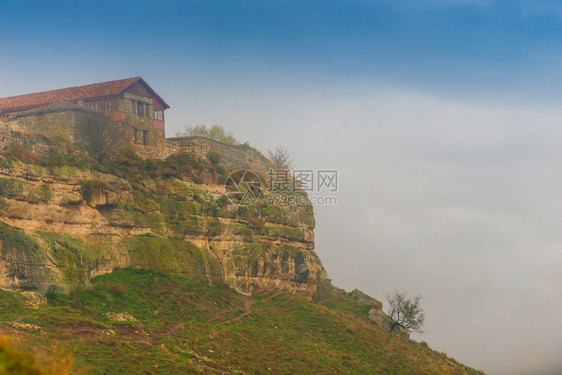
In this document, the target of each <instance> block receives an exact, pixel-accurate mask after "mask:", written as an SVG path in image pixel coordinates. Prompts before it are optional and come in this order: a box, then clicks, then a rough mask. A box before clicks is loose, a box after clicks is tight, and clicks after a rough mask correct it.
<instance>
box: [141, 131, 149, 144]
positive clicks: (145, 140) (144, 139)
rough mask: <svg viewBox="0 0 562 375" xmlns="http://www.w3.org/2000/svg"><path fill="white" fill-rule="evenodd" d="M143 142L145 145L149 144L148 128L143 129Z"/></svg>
mask: <svg viewBox="0 0 562 375" xmlns="http://www.w3.org/2000/svg"><path fill="white" fill-rule="evenodd" d="M142 144H143V145H147V144H148V130H143V131H142Z"/></svg>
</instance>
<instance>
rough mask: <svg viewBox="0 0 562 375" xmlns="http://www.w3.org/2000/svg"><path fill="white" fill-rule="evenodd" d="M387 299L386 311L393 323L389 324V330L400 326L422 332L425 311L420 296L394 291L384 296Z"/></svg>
mask: <svg viewBox="0 0 562 375" xmlns="http://www.w3.org/2000/svg"><path fill="white" fill-rule="evenodd" d="M386 300H387V301H388V305H389V306H388V312H387V314H388V315H389V316H390V318H391V319H392V320H394V323H393V324H392V325H391V326H390V332H392V330H393V329H394V328H396V327H402V328H404V329H406V330H408V331H414V332H420V333H421V332H423V331H422V330H421V328H422V326H423V322H424V319H425V313H424V311H423V309H422V307H421V305H420V302H421V296H419V295H417V296H415V297H414V298H411V297H408V295H407V294H406V292H400V291H397V290H396V291H395V292H394V294H392V295H388V296H386Z"/></svg>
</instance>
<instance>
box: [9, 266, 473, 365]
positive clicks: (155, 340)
mask: <svg viewBox="0 0 562 375" xmlns="http://www.w3.org/2000/svg"><path fill="white" fill-rule="evenodd" d="M324 283H325V285H324V287H323V288H322V290H323V293H324V294H323V295H320V296H319V298H320V300H321V301H322V302H321V304H315V303H313V302H311V301H309V300H307V299H305V298H303V297H301V296H298V295H294V294H291V293H288V292H267V293H264V294H262V295H257V296H253V297H247V296H244V295H241V294H239V293H237V292H236V291H235V290H233V289H231V288H229V287H228V286H226V285H224V284H210V283H207V282H201V281H195V280H193V279H192V278H188V277H183V276H177V275H176V276H172V275H169V274H163V273H157V272H154V271H146V270H132V269H125V270H117V271H114V272H112V273H110V274H106V275H102V276H98V277H96V278H94V279H93V286H92V287H90V288H80V289H76V290H73V291H72V292H71V293H70V294H69V295H59V294H57V293H50V294H49V295H48V297H49V302H48V305H47V306H43V307H40V308H38V309H30V308H27V307H26V301H25V300H24V298H23V297H22V296H21V295H19V294H17V293H12V292H8V291H0V311H1V313H0V328H1V329H2V331H3V332H5V333H8V334H10V335H12V336H16V337H19V338H20V340H23V342H25V343H26V344H27V347H34V348H41V349H42V350H52V349H51V348H53V347H54V346H58V348H59V349H62V350H64V351H65V353H68V354H71V355H72V358H73V371H77V372H79V373H86V374H140V373H154V374H186V373H187V374H408V375H410V374H478V373H479V372H477V371H474V370H472V369H470V368H467V367H466V366H464V365H462V364H459V363H457V362H456V361H455V360H454V359H452V358H448V357H447V356H446V355H444V354H442V353H438V352H436V351H433V350H431V349H430V348H429V347H428V346H427V345H426V344H424V343H417V342H414V341H410V340H404V339H401V338H399V337H397V336H394V335H392V334H389V333H387V332H385V331H382V330H381V329H380V328H379V327H378V326H377V325H376V324H375V323H374V322H373V321H371V320H369V319H368V318H367V312H368V310H369V309H370V308H371V307H370V306H369V305H367V304H363V303H361V302H358V301H356V300H354V299H353V298H351V296H350V295H348V294H346V293H341V291H339V290H337V289H335V288H332V287H331V286H330V285H329V283H328V282H327V281H324ZM1 351H2V349H1V348H0V353H1ZM0 358H2V357H1V355H0ZM23 373H25V372H22V374H23Z"/></svg>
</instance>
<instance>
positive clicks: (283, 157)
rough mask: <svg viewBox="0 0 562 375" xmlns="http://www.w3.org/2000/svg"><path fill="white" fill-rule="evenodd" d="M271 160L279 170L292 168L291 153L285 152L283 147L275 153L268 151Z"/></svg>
mask: <svg viewBox="0 0 562 375" xmlns="http://www.w3.org/2000/svg"><path fill="white" fill-rule="evenodd" d="M268 152H269V158H270V159H271V161H272V162H273V164H275V166H276V167H277V168H282V169H290V168H291V160H290V159H289V158H290V155H289V152H287V150H285V149H284V148H283V147H276V148H275V150H274V151H271V150H270V151H268Z"/></svg>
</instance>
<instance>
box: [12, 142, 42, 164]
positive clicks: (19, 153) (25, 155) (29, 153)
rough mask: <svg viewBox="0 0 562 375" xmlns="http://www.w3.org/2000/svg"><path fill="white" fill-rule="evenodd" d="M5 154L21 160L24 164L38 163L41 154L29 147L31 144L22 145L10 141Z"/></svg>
mask: <svg viewBox="0 0 562 375" xmlns="http://www.w3.org/2000/svg"><path fill="white" fill-rule="evenodd" d="M7 155H9V156H12V157H14V158H16V159H19V160H21V161H22V162H24V163H26V164H39V162H40V161H41V156H39V154H37V153H36V152H34V151H33V150H32V149H31V146H22V145H20V144H16V143H12V144H11V145H10V146H9V147H8V152H7Z"/></svg>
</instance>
